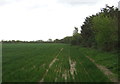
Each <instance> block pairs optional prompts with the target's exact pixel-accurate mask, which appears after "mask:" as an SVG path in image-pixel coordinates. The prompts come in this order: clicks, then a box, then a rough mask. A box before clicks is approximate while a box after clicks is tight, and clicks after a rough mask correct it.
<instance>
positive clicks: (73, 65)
mask: <svg viewBox="0 0 120 84" xmlns="http://www.w3.org/2000/svg"><path fill="white" fill-rule="evenodd" d="M69 64H70V73H71V75H72V78H73V79H75V77H74V75H75V74H77V71H76V68H75V66H76V61H72V60H71V59H70V57H69Z"/></svg>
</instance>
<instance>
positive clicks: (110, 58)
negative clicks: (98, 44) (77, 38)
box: [79, 47, 120, 80]
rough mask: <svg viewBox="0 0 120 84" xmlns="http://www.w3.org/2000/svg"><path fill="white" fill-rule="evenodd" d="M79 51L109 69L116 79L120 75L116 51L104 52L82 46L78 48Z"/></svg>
mask: <svg viewBox="0 0 120 84" xmlns="http://www.w3.org/2000/svg"><path fill="white" fill-rule="evenodd" d="M79 51H81V52H83V54H85V55H86V56H89V57H91V58H92V59H94V61H95V62H96V63H97V64H100V65H102V66H104V67H106V68H107V69H109V70H110V71H111V72H112V73H113V74H114V75H115V77H116V78H118V80H120V78H119V77H118V76H119V75H120V74H119V73H120V71H119V67H120V65H119V63H118V53H114V52H104V51H99V50H95V49H91V48H84V47H81V48H79Z"/></svg>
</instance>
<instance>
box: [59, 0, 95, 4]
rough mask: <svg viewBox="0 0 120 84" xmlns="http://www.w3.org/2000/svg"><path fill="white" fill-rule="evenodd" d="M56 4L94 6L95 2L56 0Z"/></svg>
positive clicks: (87, 0) (91, 0) (93, 0)
mask: <svg viewBox="0 0 120 84" xmlns="http://www.w3.org/2000/svg"><path fill="white" fill-rule="evenodd" d="M57 2H58V3H63V4H70V5H79V4H81V5H82V4H83V5H84V4H88V5H91V4H95V3H97V0H57Z"/></svg>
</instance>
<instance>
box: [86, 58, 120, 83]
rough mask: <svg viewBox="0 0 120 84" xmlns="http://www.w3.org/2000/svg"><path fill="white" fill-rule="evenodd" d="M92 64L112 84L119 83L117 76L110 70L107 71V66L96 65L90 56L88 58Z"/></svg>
mask: <svg viewBox="0 0 120 84" xmlns="http://www.w3.org/2000/svg"><path fill="white" fill-rule="evenodd" d="M86 57H87V58H88V59H89V60H90V61H91V62H93V63H94V64H95V65H96V66H97V67H98V68H99V69H100V70H101V71H102V72H103V73H104V74H105V75H106V76H107V77H108V78H109V79H110V80H111V81H112V82H118V78H116V77H115V74H113V73H112V72H111V71H110V70H109V69H107V68H106V67H105V66H102V65H99V64H97V63H95V60H93V59H92V58H90V57H89V56H86Z"/></svg>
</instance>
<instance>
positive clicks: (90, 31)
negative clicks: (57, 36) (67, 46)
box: [64, 5, 120, 51]
mask: <svg viewBox="0 0 120 84" xmlns="http://www.w3.org/2000/svg"><path fill="white" fill-rule="evenodd" d="M119 27H120V11H119V10H118V8H117V7H114V6H108V5H106V7H105V8H103V9H101V11H100V12H99V13H96V14H95V15H91V16H88V17H86V18H85V21H84V22H83V25H82V26H81V31H80V33H78V32H75V33H74V34H73V36H72V37H65V38H64V40H65V43H71V45H80V46H84V47H89V48H95V49H99V50H104V51H113V50H118V48H119V43H120V40H119V34H120V32H119V31H118V28H119ZM75 30H76V31H77V30H78V28H77V27H75ZM69 41H70V42H69Z"/></svg>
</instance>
